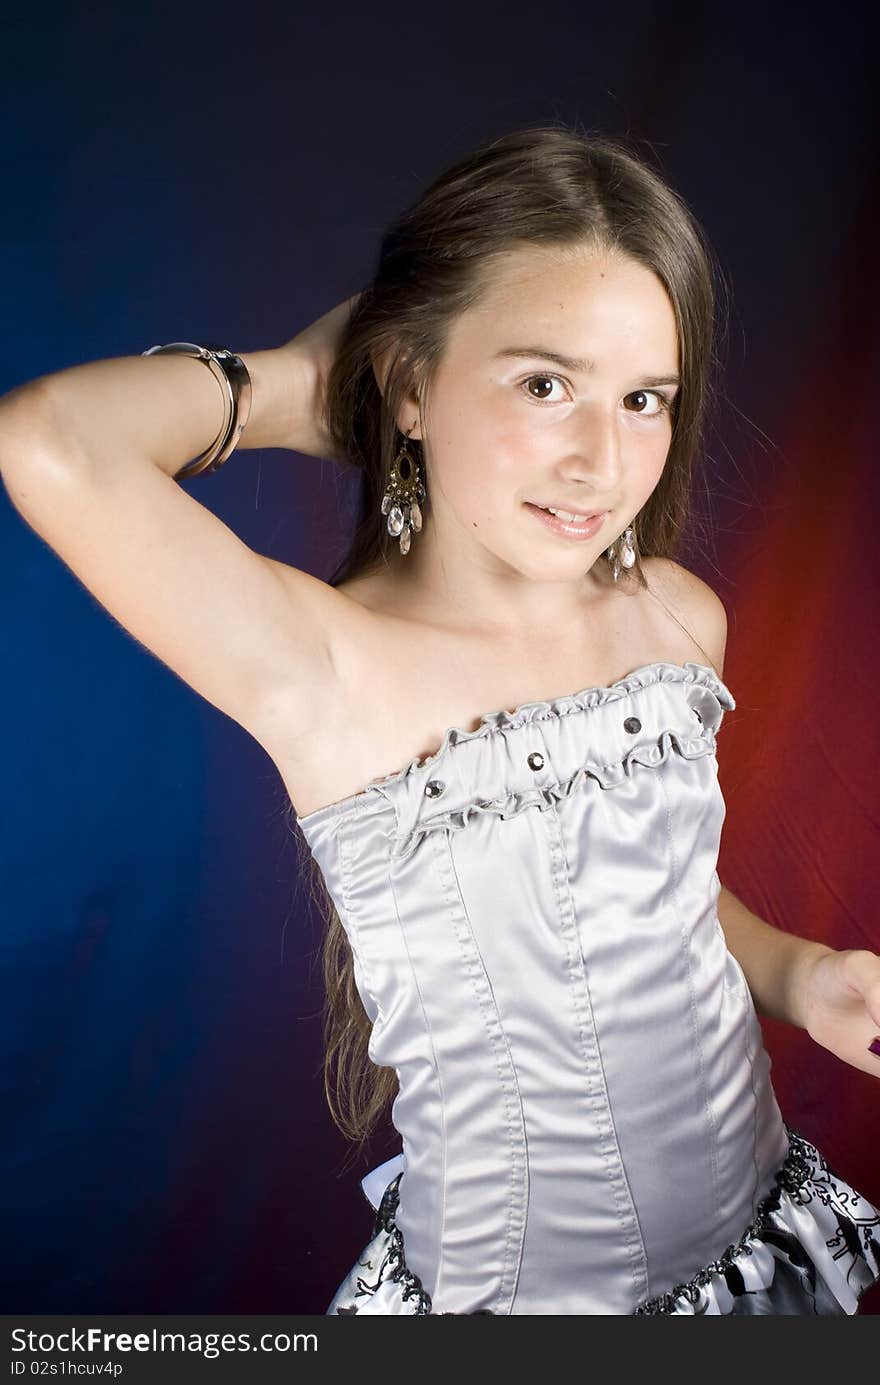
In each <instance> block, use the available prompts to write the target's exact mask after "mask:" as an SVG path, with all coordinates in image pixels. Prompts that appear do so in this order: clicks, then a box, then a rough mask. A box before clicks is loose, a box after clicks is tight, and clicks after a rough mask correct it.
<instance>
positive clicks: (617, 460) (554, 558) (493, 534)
mask: <svg viewBox="0 0 880 1385" xmlns="http://www.w3.org/2000/svg"><path fill="white" fill-rule="evenodd" d="M554 355H555V356H557V357H565V358H567V359H566V360H561V359H554ZM678 369H679V359H678V334H677V331H676V323H675V314H674V312H673V308H672V304H671V302H670V300H669V298H668V296H667V294H666V291H665V289H664V288H663V285H662V284H661V283H660V280H659V279H658V278H657V277H656V276H655V275H654V274H653V273H652V272H651V271H650V270H648V269H646V268H644V267H643V266H642V265H640V264H638V263H637V262H636V261H634V260H631V259H629V258H627V257H625V256H623V255H621V254H615V253H610V252H601V253H600V252H596V251H594V250H589V249H586V248H582V247H578V248H574V249H572V248H567V249H565V250H562V249H559V248H554V249H545V248H543V247H541V248H533V247H525V248H520V249H517V250H515V251H513V252H510V253H508V254H507V255H505V256H504V258H503V260H502V261H500V262H499V263H497V264H496V265H495V266H494V267H493V269H492V271H491V276H490V282H489V288H488V291H487V292H486V294H485V296H484V297H483V299H482V300H481V302H480V304H479V305H478V306H477V307H475V308H473V309H471V310H469V311H468V312H466V313H465V314H463V315H462V316H461V317H460V318H458V319H457V321H456V322H455V324H454V326H453V328H452V330H451V333H450V337H449V340H448V343H447V350H446V353H445V355H444V357H443V360H442V362H441V364H440V366H439V368H438V371H437V373H436V375H435V378H434V380H433V382H432V384H431V388H430V391H429V394H428V398H427V400H426V402H425V411H424V415H423V419H422V423H421V430H422V431H420V426H419V425H418V424H417V426H416V428H415V430H414V431H413V433H412V436H413V437H422V440H423V443H424V447H425V461H426V470H427V480H426V488H427V491H428V502H427V505H426V515H425V524H424V528H423V530H422V532H421V533H420V534H418V535H415V536H414V539H413V551H412V552H411V553H410V555H408V556H407V558H406V559H405V560H404V562H405V563H406V564H407V565H408V566H411V567H412V568H413V569H415V567H417V566H418V567H420V568H421V569H422V571H423V573H424V572H426V571H429V570H430V568H431V567H432V566H433V565H434V564H435V563H436V562H437V558H438V555H442V569H443V571H444V573H448V572H449V571H450V570H453V571H455V570H457V571H459V572H462V574H463V575H465V574H467V573H468V570H470V574H471V576H472V577H473V578H475V579H476V580H477V581H479V579H480V577H481V576H482V577H483V578H487V579H489V580H490V581H491V582H492V583H493V584H494V583H496V582H497V580H498V579H502V580H503V579H504V578H505V577H509V578H513V579H517V578H526V579H531V580H532V581H533V582H537V583H539V584H541V583H550V584H554V585H555V586H556V587H557V592H558V584H560V583H561V584H563V586H565V585H566V584H569V583H571V584H574V585H575V586H579V585H581V586H582V582H583V577H584V574H585V573H587V572H588V571H589V569H590V568H591V567H592V565H593V564H594V563H595V561H596V560H597V558H599V557H600V555H601V554H602V552H603V551H604V549H606V548H607V547H608V545H609V544H610V543H612V542H613V541H614V540H615V539H616V538H617V537H618V536H619V535H620V534H621V533H622V532H623V530H624V529H625V528H626V526H627V525H628V524H629V523H630V522H631V521H632V519H633V518H634V516H635V515H636V514H637V513H638V511H639V510H640V509H641V507H642V506H643V505H644V503H645V501H646V500H647V499H648V497H649V496H650V494H651V492H652V491H653V490H654V487H655V486H656V485H657V482H658V480H659V479H660V475H661V473H662V471H663V465H664V463H665V461H666V456H667V453H668V451H669V444H670V440H671V435H672V423H671V418H670V413H669V406H670V405H671V403H672V401H673V399H674V397H675V393H676V388H677V385H676V380H677V375H678ZM416 417H417V409H414V408H413V407H412V406H411V407H410V408H409V409H408V410H402V411H401V417H400V419H399V420H398V421H399V423H400V426H401V428H402V429H403V431H406V429H407V428H409V427H410V426H411V425H412V423H413V421H414V420H415V419H416ZM530 504H531V505H544V506H546V505H552V506H553V507H554V508H557V507H558V508H561V509H564V510H569V511H574V512H587V513H594V512H596V511H607V512H608V513H607V514H606V515H605V516H604V518H603V519H602V521H601V524H600V525H599V527H598V529H597V531H596V532H595V534H594V535H593V536H592V537H588V538H571V537H566V536H563V535H560V534H559V533H557V532H555V531H554V529H553V528H552V527H551V526H550V525H548V523H547V522H546V517H545V518H542V517H541V515H540V514H538V513H536V512H535V510H534V509H532V508H530ZM419 550H420V551H419ZM416 554H417V557H416V562H415V563H412V564H411V563H410V560H411V558H413V557H414V556H416ZM517 585H518V586H521V583H517Z"/></svg>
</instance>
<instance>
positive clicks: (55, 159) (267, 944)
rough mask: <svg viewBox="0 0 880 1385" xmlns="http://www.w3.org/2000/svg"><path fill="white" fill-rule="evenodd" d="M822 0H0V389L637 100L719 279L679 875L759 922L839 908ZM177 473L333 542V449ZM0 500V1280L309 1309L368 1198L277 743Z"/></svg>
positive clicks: (778, 1042)
mask: <svg viewBox="0 0 880 1385" xmlns="http://www.w3.org/2000/svg"><path fill="white" fill-rule="evenodd" d="M828 13H829V14H830V15H831V17H830V18H828V19H825V20H821V21H819V20H817V19H815V18H811V17H810V12H809V11H803V10H800V11H793V10H790V9H788V8H787V7H779V12H777V14H775V15H774V13H773V10H772V8H771V9H770V11H769V12H768V10H767V9H766V8H765V7H763V6H761V7H759V6H757V5H754V6H751V7H750V6H748V5H746V6H743V5H737V6H736V7H733V6H725V5H717V6H704V5H696V4H681V5H675V4H670V5H662V6H657V5H652V4H646V3H642V0H632V3H630V4H628V5H627V6H626V7H625V10H621V9H620V8H619V7H615V6H612V5H608V4H602V5H599V4H596V3H592V0H586V2H585V3H582V4H580V5H577V6H562V5H557V6H554V5H553V4H550V5H547V6H541V7H535V6H534V5H531V4H528V5H526V4H517V3H516V2H515V0H513V3H511V0H496V3H491V4H484V5H467V6H452V7H450V6H438V7H432V8H424V9H415V8H409V7H404V6H400V7H398V8H389V7H387V6H386V7H384V8H382V9H381V10H379V11H376V10H372V9H370V8H369V7H362V6H360V5H354V4H351V3H345V0H343V3H338V4H336V5H334V6H333V7H332V10H330V9H328V7H327V6H326V5H318V4H314V3H308V4H300V5H290V4H276V5H266V4H264V5H256V6H249V7H246V8H245V9H242V7H241V6H237V5H230V4H228V3H221V4H214V5H212V6H211V7H209V8H206V7H202V6H199V7H197V8H195V9H192V8H189V7H186V6H180V5H177V4H175V5H171V4H168V3H163V4H158V5H153V6H151V7H150V8H149V11H148V13H146V14H145V13H143V12H142V11H141V10H140V9H138V8H135V9H131V10H127V9H125V8H124V7H122V6H110V5H107V4H105V3H100V0H99V2H98V3H95V4H92V5H91V6H90V7H83V8H80V7H79V6H74V5H73V4H70V5H68V6H67V7H66V9H65V8H60V7H57V6H56V7H55V8H53V7H52V6H51V5H50V6H49V7H42V8H41V9H39V10H37V11H35V12H32V13H28V12H27V11H25V10H24V9H22V8H20V7H19V8H18V10H17V12H16V13H15V14H14V15H11V16H10V17H9V18H7V19H6V20H5V23H4V56H5V62H4V82H3V86H2V89H0V103H2V112H3V166H4V167H3V171H4V179H3V183H4V186H3V194H4V195H3V199H2V282H0V288H2V302H3V317H4V324H3V331H2V333H0V392H5V391H7V390H9V389H11V388H13V387H14V386H15V385H17V384H19V383H21V382H22V381H24V380H26V379H30V378H33V377H35V376H37V375H41V374H45V373H48V372H50V371H54V370H59V369H62V368H63V367H65V366H68V365H72V364H74V363H77V362H80V361H85V360H90V359H96V358H99V357H108V356H117V355H127V354H133V353H135V352H138V351H141V350H143V349H144V348H145V347H147V346H150V345H152V344H153V343H154V342H158V341H169V340H174V339H176V338H177V339H179V338H187V339H195V340H219V341H224V342H228V343H229V344H230V345H231V346H233V347H235V348H236V349H238V350H241V351H249V350H256V349H259V348H261V347H268V346H275V345H279V344H280V343H281V342H282V341H284V340H286V339H288V338H289V337H291V336H293V335H294V334H295V333H296V332H297V331H299V330H300V329H301V328H303V327H305V326H306V325H307V324H308V323H309V322H310V321H312V320H313V319H314V318H316V317H317V316H319V315H320V314H321V313H323V312H325V311H327V309H329V308H330V307H331V306H333V305H334V304H335V303H338V302H340V301H341V300H342V299H343V298H345V297H348V296H349V295H350V294H352V293H354V292H356V291H357V289H358V288H359V287H360V286H361V284H362V282H363V281H364V279H365V277H366V275H367V274H368V272H369V270H370V268H371V266H372V264H373V260H374V256H375V253H376V250H377V246H378V240H379V236H380V233H381V230H382V228H383V226H384V224H385V223H386V221H387V220H388V219H389V218H390V217H391V216H392V214H393V213H394V212H395V211H396V210H397V209H398V208H399V207H400V206H401V205H402V204H403V203H404V202H408V201H409V200H410V199H411V198H412V197H413V196H414V195H415V193H416V192H417V190H418V189H419V187H420V186H422V185H423V184H424V182H425V181H427V180H428V179H430V178H432V177H434V176H435V174H436V173H438V172H439V171H440V169H441V168H442V167H443V166H445V165H446V164H447V163H449V162H451V161H452V160H453V159H454V158H456V157H457V156H458V155H460V154H461V153H463V152H464V151H465V150H466V149H468V148H469V147H471V146H473V145H475V144H476V143H477V142H479V141H481V140H482V139H484V138H485V137H488V136H490V135H497V134H501V133H502V132H504V131H505V130H508V129H510V128H512V127H513V126H515V125H518V124H522V123H527V122H535V121H538V120H542V119H554V118H562V119H568V120H578V121H580V122H581V123H583V124H584V125H586V126H588V127H590V128H593V129H597V130H602V131H605V132H608V133H614V134H623V135H630V136H632V137H633V138H635V139H637V140H642V141H646V142H647V147H650V148H653V150H654V151H655V153H656V155H657V158H658V159H659V161H660V164H661V167H662V169H663V170H664V172H665V173H666V175H667V176H668V177H669V178H670V179H671V180H672V182H673V184H674V185H675V186H676V187H677V188H678V189H679V191H681V192H682V193H683V195H684V196H685V197H686V198H687V199H688V201H689V202H690V204H691V205H692V206H693V208H694V210H695V211H696V213H697V215H698V217H699V218H700V219H701V221H702V222H703V224H704V225H705V226H706V228H707V230H708V232H709V235H710V237H711V239H712V241H713V244H714V246H715V248H716V252H717V254H718V257H719V259H720V262H721V264H722V267H723V270H724V274H725V276H726V278H727V279H728V281H729V283H730V285H731V287H732V294H733V298H732V305H731V314H730V331H729V339H728V343H727V348H726V352H727V362H728V366H727V374H726V392H727V396H728V403H727V405H726V407H725V408H724V410H723V411H722V413H721V415H720V416H719V422H718V424H717V425H716V428H715V430H714V432H713V435H712V436H711V437H710V439H709V445H708V462H707V469H706V473H705V476H706V481H705V491H706V496H705V501H704V504H703V509H704V511H705V513H706V515H707V517H708V519H709V520H710V521H711V524H712V534H713V537H712V538H711V540H710V541H709V542H708V543H707V544H705V545H703V546H702V547H701V548H699V549H695V550H693V551H692V552H691V553H690V554H682V555H681V557H682V561H684V562H685V563H686V564H687V565H688V566H690V567H692V569H693V570H694V571H696V572H698V573H699V574H700V575H701V576H703V577H704V578H705V579H706V580H708V581H709V582H710V583H711V584H712V585H713V586H714V587H715V589H716V590H717V591H718V592H719V594H720V595H721V596H722V598H723V599H724V601H725V603H726V605H727V608H728V611H729V615H730V639H729V646H728V657H727V663H726V668H725V677H726V681H727V682H728V683H729V685H730V687H731V690H732V691H733V693H734V696H735V697H736V698H737V700H738V707H737V710H736V711H735V712H733V713H730V714H729V716H728V718H727V721H726V724H725V730H724V733H723V736H722V738H721V741H720V742H719V758H720V762H721V780H722V785H723V787H724V789H725V792H726V794H727V799H728V817H727V822H726V827H725V836H724V841H723V846H722V855H721V862H720V867H719V869H720V874H721V877H722V879H723V880H724V881H725V883H726V884H727V885H728V886H729V887H730V888H731V889H733V890H734V892H736V893H738V894H740V895H741V897H742V898H744V899H745V901H746V902H747V903H748V904H749V905H750V907H752V908H753V909H755V910H756V911H757V912H759V913H761V914H762V915H763V917H765V918H767V919H769V920H770V921H772V922H773V923H775V924H776V925H778V926H780V927H783V928H787V929H790V930H792V931H793V932H796V933H800V934H803V935H805V936H810V937H822V938H824V939H826V940H827V941H829V942H831V943H832V944H834V945H836V946H838V947H869V948H872V949H874V950H880V921H878V906H877V898H876V892H875V880H876V876H877V867H878V864H880V852H878V837H877V826H878V798H877V793H876V787H875V785H876V774H877V768H878V740H880V737H878V695H877V686H878V683H877V680H878V674H880V663H878V656H877V652H876V644H875V640H876V602H877V590H878V584H877V579H878V549H877V542H876V536H875V532H874V528H875V523H876V514H877V499H878V491H877V475H878V468H880V456H878V447H877V428H878V409H877V390H876V382H877V343H878V276H877V267H876V249H877V213H878V201H877V193H878V177H877V162H876V150H877V135H878V133H880V132H878V128H877V124H878V120H877V113H878V108H877V102H876V98H875V89H876V67H875V56H876V50H875V47H874V45H873V43H872V42H871V41H869V35H868V31H867V28H866V27H860V25H861V24H862V21H861V19H860V14H862V13H864V14H867V7H865V8H864V10H859V9H858V8H856V7H854V9H853V10H851V11H850V13H848V14H847V13H846V12H845V10H841V9H833V10H831V11H829V12H828ZM795 16H796V17H795ZM866 22H867V21H865V23H866ZM192 493H193V494H197V498H198V499H199V500H201V501H202V502H203V503H205V504H206V505H208V506H210V508H211V509H212V510H213V511H214V512H215V513H216V514H218V515H219V516H220V517H221V518H222V519H223V520H224V521H225V522H226V523H227V524H229V525H231V526H232V527H233V528H234V529H235V531H236V532H237V533H238V534H239V535H240V536H241V537H242V538H243V539H244V540H245V541H246V542H247V543H249V544H251V545H252V546H253V547H255V548H257V549H259V550H260V551H262V552H264V553H269V554H271V555H272V556H275V557H279V558H282V559H284V560H286V561H288V562H292V563H294V564H295V565H297V566H299V567H304V568H307V569H308V570H309V571H311V572H313V573H316V574H318V575H321V576H325V577H326V576H328V575H329V572H330V570H331V569H332V567H333V564H334V562H335V561H336V558H337V556H338V554H339V552H340V551H341V545H342V543H343V539H344V535H345V513H346V512H345V510H344V508H343V509H342V510H341V506H343V505H344V502H345V501H346V497H347V495H348V494H349V492H348V482H347V478H345V477H342V476H341V475H340V474H339V471H338V468H335V467H333V466H332V465H330V464H322V463H318V462H315V461H313V460H309V459H306V458H302V457H299V456H296V455H294V454H292V453H282V452H264V453H259V452H243V453H239V454H238V455H237V457H235V458H233V460H232V462H231V463H230V464H229V466H227V467H226V468H225V469H224V470H223V471H222V472H221V473H220V474H219V475H217V476H216V477H207V478H202V480H201V481H200V482H199V484H198V489H197V491H196V488H195V485H194V487H193V491H192ZM340 516H341V517H340ZM0 540H2V553H3V567H2V573H3V581H2V589H0V602H2V642H0V650H2V659H3V663H2V670H0V675H2V676H0V695H2V698H3V726H4V728H5V732H6V735H5V742H4V764H5V772H4V774H3V777H2V823H3V835H2V848H0V850H2V881H0V909H2V914H3V919H2V930H0V946H2V981H3V995H2V1001H3V1005H2V1024H3V1031H2V1044H3V1062H4V1082H3V1093H2V1094H3V1110H4V1115H5V1123H4V1124H5V1132H4V1133H5V1138H4V1140H3V1152H2V1167H0V1197H2V1204H3V1236H2V1243H3V1245H4V1254H3V1257H2V1270H0V1274H2V1276H3V1286H2V1295H0V1301H2V1308H3V1309H4V1311H6V1312H13V1311H14V1312H31V1313H39V1312H73V1313H84V1312H87V1311H93V1312H94V1311H102V1312H110V1313H113V1312H116V1313H119V1312H125V1311H136V1312H150V1313H174V1312H177V1313H181V1312H216V1313H223V1312H306V1313H308V1312H315V1313H321V1312H323V1310H324V1308H325V1307H326V1304H327V1302H328V1300H329V1296H330V1294H331V1293H332V1291H333V1290H334V1289H335V1287H336V1284H337V1283H338V1281H339V1280H340V1279H341V1277H342V1275H343V1274H344V1273H345V1272H347V1270H348V1268H349V1266H350V1264H351V1262H352V1260H353V1258H354V1256H355V1254H356V1253H357V1251H358V1250H359V1249H360V1247H361V1245H362V1243H363V1241H364V1240H365V1239H366V1236H367V1233H368V1231H369V1226H370V1216H371V1213H370V1209H369V1207H368V1206H367V1203H366V1202H365V1200H364V1198H363V1195H362V1193H361V1191H360V1187H359V1183H358V1180H359V1178H360V1176H361V1175H362V1174H363V1173H364V1172H365V1171H366V1169H367V1168H368V1167H371V1166H372V1164H374V1163H375V1162H378V1161H379V1160H380V1159H382V1158H385V1157H388V1156H389V1155H390V1154H393V1153H395V1152H396V1149H397V1146H396V1144H395V1142H394V1139H393V1132H390V1133H389V1134H388V1136H387V1137H386V1138H384V1139H382V1140H378V1141H376V1142H375V1144H374V1148H373V1151H372V1157H371V1158H370V1159H369V1160H358V1161H356V1162H355V1163H354V1164H353V1165H351V1166H350V1167H347V1168H346V1167H344V1160H345V1156H346V1147H345V1145H344V1142H343V1141H342V1139H341V1137H339V1135H338V1133H337V1132H336V1130H335V1127H334V1126H333V1125H332V1123H331V1121H330V1119H329V1116H328V1114H327V1113H326V1110H325V1107H324V1102H323V1092H322V1084H321V1080H320V1058H321V1055H320V1004H321V990H320V985H319V970H318V967H317V955H318V954H317V947H318V942H319V931H318V923H317V920H315V919H313V918H310V917H309V914H308V911H307V908H306V900H305V894H304V892H303V891H301V890H300V892H299V893H297V886H298V879H297V861H296V854H295V850H294V844H293V840H292V838H291V836H290V831H289V828H288V826H287V824H286V821H285V811H286V808H287V801H286V798H285V794H284V790H283V786H282V784H281V782H280V779H279V776H278V774H277V771H276V770H275V768H274V766H273V765H272V763H271V761H270V760H269V759H268V757H267V756H266V755H265V753H264V752H263V751H262V749H261V748H260V747H259V746H258V745H257V744H256V742H254V741H253V740H252V739H251V738H250V737H249V736H248V735H247V734H246V733H245V732H243V731H242V730H241V729H240V728H239V727H238V726H237V725H235V724H234V723H233V722H232V721H231V720H229V719H227V718H225V717H224V716H223V715H222V714H220V713H219V712H217V711H215V710H214V709H213V707H211V706H210V705H209V704H208V703H206V702H204V701H202V700H201V699H200V698H199V697H198V696H197V695H196V694H194V693H193V692H191V691H190V689H189V688H188V687H187V686H186V685H184V684H183V683H182V682H181V681H180V680H179V679H177V678H176V677H175V676H174V675H173V674H172V673H170V672H169V671H168V670H167V669H166V668H165V667H164V666H163V665H161V664H160V663H159V662H158V661H157V660H156V659H155V658H153V657H152V656H151V655H149V654H148V653H146V652H145V651H144V650H142V649H141V648H140V647H139V646H137V645H136V644H135V643H134V641H133V640H132V639H131V638H130V637H129V636H128V635H127V634H126V633H125V632H124V631H123V630H122V629H121V628H120V627H119V626H118V625H116V624H114V623H113V621H112V620H111V619H110V618H109V617H108V616H107V614H106V613H105V612H104V611H103V609H102V608H101V607H100V606H99V605H98V603H97V602H96V601H95V600H94V599H93V598H92V597H91V596H90V594H89V593H88V592H87V591H86V590H85V589H84V588H83V586H82V585H81V584H80V583H79V582H78V581H77V580H76V579H75V578H74V577H73V575H72V574H71V573H70V571H69V570H67V569H66V568H65V567H64V566H63V564H62V563H61V562H60V560H58V559H57V558H56V557H55V555H54V554H53V552H52V551H51V550H49V549H48V547H47V546H46V545H45V544H44V543H43V542H42V541H41V540H40V539H39V538H38V537H37V536H36V535H35V534H34V532H33V531H32V530H30V529H29V528H28V527H27V525H26V524H25V523H24V522H23V521H22V519H21V518H20V516H19V515H18V514H17V512H16V511H15V510H14V509H13V508H12V506H11V505H10V503H9V500H8V497H7V496H6V493H5V491H3V490H2V488H0ZM391 768H394V766H389V769H391ZM765 1033H766V1037H767V1042H768V1046H769V1048H770V1051H771V1055H772V1057H773V1061H774V1069H773V1071H774V1080H775V1084H776V1090H777V1094H778V1096H779V1099H780V1103H781V1105H782V1107H783V1111H784V1114H785V1115H786V1116H787V1118H788V1119H789V1121H790V1122H791V1123H793V1124H794V1125H795V1126H796V1127H797V1128H799V1129H801V1130H802V1131H803V1132H804V1133H805V1134H806V1135H807V1136H808V1137H810V1138H811V1139H814V1140H816V1141H817V1142H818V1143H819V1145H820V1147H821V1148H822V1149H823V1151H824V1152H825V1154H826V1157H827V1158H828V1159H829V1161H830V1162H831V1163H832V1165H833V1166H837V1167H838V1169H839V1171H840V1172H841V1173H842V1174H843V1175H844V1176H845V1177H847V1178H848V1179H849V1180H850V1181H852V1182H854V1183H855V1184H856V1185H857V1186H859V1187H860V1188H861V1189H862V1191H863V1192H865V1193H866V1194H867V1195H869V1196H871V1197H872V1198H873V1199H874V1200H875V1201H876V1200H880V1160H878V1155H877V1149H878V1145H880V1085H878V1082H877V1080H876V1079H874V1078H872V1077H869V1076H868V1075H866V1074H862V1073H860V1072H856V1071H855V1070H853V1069H851V1068H848V1067H846V1066H844V1065H843V1064H841V1063H840V1062H839V1061H838V1060H837V1059H835V1058H833V1057H832V1056H831V1055H830V1054H828V1053H827V1052H826V1051H825V1050H822V1049H819V1048H818V1047H817V1046H816V1045H815V1044H813V1043H812V1042H811V1041H810V1040H809V1039H808V1038H807V1037H806V1036H805V1035H804V1034H803V1033H801V1032H795V1031H787V1030H784V1029H783V1028H782V1027H781V1026H776V1025H772V1024H766V1025H765ZM862 1311H863V1312H871V1311H873V1312H875V1313H876V1312H877V1311H878V1301H877V1295H876V1292H874V1293H872V1295H870V1296H869V1297H868V1298H866V1299H865V1300H864V1301H863V1305H862Z"/></svg>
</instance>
